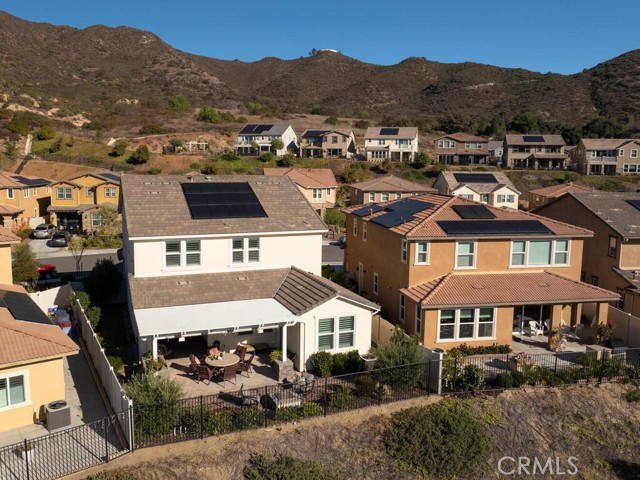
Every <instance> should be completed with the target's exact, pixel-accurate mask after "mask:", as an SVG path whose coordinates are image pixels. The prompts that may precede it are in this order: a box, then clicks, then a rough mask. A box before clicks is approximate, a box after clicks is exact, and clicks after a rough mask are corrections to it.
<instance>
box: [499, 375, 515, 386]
mask: <svg viewBox="0 0 640 480" xmlns="http://www.w3.org/2000/svg"><path fill="white" fill-rule="evenodd" d="M496 386H497V387H500V388H513V387H514V386H515V385H514V381H513V376H512V375H511V374H510V373H499V374H497V375H496Z"/></svg>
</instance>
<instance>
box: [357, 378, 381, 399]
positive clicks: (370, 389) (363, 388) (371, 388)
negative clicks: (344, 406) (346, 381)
mask: <svg viewBox="0 0 640 480" xmlns="http://www.w3.org/2000/svg"><path fill="white" fill-rule="evenodd" d="M355 384H356V394H357V395H360V396H361V397H368V396H369V395H373V393H374V392H375V391H376V381H375V380H374V378H373V377H372V376H371V375H360V376H359V377H357V378H356V380H355Z"/></svg>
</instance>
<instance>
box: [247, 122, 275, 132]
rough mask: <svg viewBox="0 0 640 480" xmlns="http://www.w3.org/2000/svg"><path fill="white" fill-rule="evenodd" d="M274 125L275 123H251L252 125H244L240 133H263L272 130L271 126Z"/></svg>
mask: <svg viewBox="0 0 640 480" xmlns="http://www.w3.org/2000/svg"><path fill="white" fill-rule="evenodd" d="M272 127H273V125H265V124H262V125H256V124H251V125H245V126H244V127H242V130H240V133H245V134H246V133H262V132H266V131H267V130H271V128H272Z"/></svg>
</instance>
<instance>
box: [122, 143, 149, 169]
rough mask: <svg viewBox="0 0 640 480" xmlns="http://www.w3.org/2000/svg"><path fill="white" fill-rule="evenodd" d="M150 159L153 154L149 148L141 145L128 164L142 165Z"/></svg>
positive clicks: (130, 157) (128, 160) (128, 159)
mask: <svg viewBox="0 0 640 480" xmlns="http://www.w3.org/2000/svg"><path fill="white" fill-rule="evenodd" d="M150 158H151V152H149V148H148V147H147V146H146V145H140V146H139V147H138V148H136V150H135V152H133V153H132V154H131V155H130V156H129V158H127V163H131V164H133V165H139V164H141V163H147V162H148V161H149V159H150Z"/></svg>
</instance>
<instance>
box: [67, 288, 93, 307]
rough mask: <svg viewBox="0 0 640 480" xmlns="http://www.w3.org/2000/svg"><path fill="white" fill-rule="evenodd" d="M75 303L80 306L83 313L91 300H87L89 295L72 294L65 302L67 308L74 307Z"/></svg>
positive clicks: (81, 293)
mask: <svg viewBox="0 0 640 480" xmlns="http://www.w3.org/2000/svg"><path fill="white" fill-rule="evenodd" d="M76 301H78V302H80V306H81V307H82V309H83V310H84V311H85V312H86V311H87V309H88V308H89V306H90V305H91V298H89V294H88V293H87V292H74V293H72V294H71V295H69V299H68V300H67V302H68V305H69V307H72V306H73V305H75V304H76Z"/></svg>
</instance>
